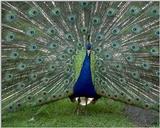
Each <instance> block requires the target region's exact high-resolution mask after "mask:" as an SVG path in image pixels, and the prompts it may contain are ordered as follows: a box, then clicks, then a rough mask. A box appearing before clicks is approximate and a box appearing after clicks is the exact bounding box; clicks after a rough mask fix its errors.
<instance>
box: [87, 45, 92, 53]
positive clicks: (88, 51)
mask: <svg viewBox="0 0 160 128" xmlns="http://www.w3.org/2000/svg"><path fill="white" fill-rule="evenodd" d="M91 48H92V47H91V44H90V43H87V45H86V49H87V54H88V56H89V55H90V53H91Z"/></svg>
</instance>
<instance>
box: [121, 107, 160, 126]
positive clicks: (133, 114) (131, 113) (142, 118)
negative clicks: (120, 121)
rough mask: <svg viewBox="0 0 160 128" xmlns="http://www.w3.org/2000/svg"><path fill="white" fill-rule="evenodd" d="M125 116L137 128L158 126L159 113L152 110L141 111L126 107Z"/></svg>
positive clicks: (136, 108)
mask: <svg viewBox="0 0 160 128" xmlns="http://www.w3.org/2000/svg"><path fill="white" fill-rule="evenodd" d="M124 111H125V115H127V116H128V118H129V119H130V120H132V122H133V123H134V124H135V125H136V126H138V127H151V126H155V127H156V126H157V127H158V126H159V113H158V112H156V111H153V110H146V109H141V108H138V107H134V106H130V105H126V106H125V110H124Z"/></svg>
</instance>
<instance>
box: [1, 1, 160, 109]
mask: <svg viewBox="0 0 160 128" xmlns="http://www.w3.org/2000/svg"><path fill="white" fill-rule="evenodd" d="M158 4H159V2H152V1H148V2H125V1H123V2H121V1H119V2H47V1H46V2H31V1H30V2H27V1H26V2H25V1H24V2H4V1H3V2H2V44H1V45H2V112H6V111H16V110H18V109H21V108H24V107H25V106H30V107H31V106H35V105H43V104H47V103H49V102H53V101H56V100H60V99H63V98H68V97H69V98H70V99H71V101H75V100H78V102H79V103H81V102H82V101H81V99H82V97H84V98H85V101H86V104H88V103H90V102H92V103H93V102H95V101H96V100H97V99H99V98H100V97H107V98H111V99H113V100H118V101H120V102H124V103H126V104H130V105H135V106H139V107H142V108H147V109H154V110H157V111H158V110H159V81H158V80H159V77H160V70H159V47H158V46H159V37H160V28H159V13H160V10H159V6H158ZM90 98H92V99H90ZM86 104H84V103H82V105H86Z"/></svg>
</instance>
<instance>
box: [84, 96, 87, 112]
mask: <svg viewBox="0 0 160 128" xmlns="http://www.w3.org/2000/svg"><path fill="white" fill-rule="evenodd" d="M85 101H86V106H85V110H84V112H85V115H87V102H88V98H87V97H85Z"/></svg>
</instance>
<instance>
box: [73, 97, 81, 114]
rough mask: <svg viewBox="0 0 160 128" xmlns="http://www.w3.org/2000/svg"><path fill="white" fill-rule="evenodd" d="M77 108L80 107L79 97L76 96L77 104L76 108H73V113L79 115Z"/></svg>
mask: <svg viewBox="0 0 160 128" xmlns="http://www.w3.org/2000/svg"><path fill="white" fill-rule="evenodd" d="M79 109H80V97H78V103H77V106H76V109H75V111H74V113H76V114H77V115H79Z"/></svg>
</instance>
